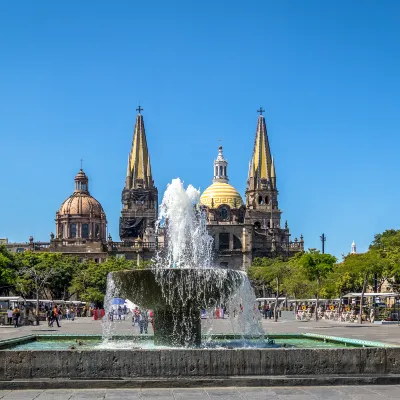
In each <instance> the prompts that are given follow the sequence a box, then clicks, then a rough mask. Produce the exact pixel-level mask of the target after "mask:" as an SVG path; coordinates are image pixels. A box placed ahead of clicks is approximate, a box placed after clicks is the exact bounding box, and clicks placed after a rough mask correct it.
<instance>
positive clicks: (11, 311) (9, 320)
mask: <svg viewBox="0 0 400 400" xmlns="http://www.w3.org/2000/svg"><path fill="white" fill-rule="evenodd" d="M7 319H8V325H11V324H12V319H13V310H12V307H10V309H9V310H7Z"/></svg>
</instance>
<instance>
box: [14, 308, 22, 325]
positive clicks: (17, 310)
mask: <svg viewBox="0 0 400 400" xmlns="http://www.w3.org/2000/svg"><path fill="white" fill-rule="evenodd" d="M20 315H21V311H20V309H19V308H18V306H15V308H14V310H13V319H14V328H18V320H19V317H20Z"/></svg>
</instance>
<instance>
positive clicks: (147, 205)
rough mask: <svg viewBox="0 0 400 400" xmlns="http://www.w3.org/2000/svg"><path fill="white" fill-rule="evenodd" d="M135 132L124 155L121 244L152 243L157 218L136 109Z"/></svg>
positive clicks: (155, 194)
mask: <svg viewBox="0 0 400 400" xmlns="http://www.w3.org/2000/svg"><path fill="white" fill-rule="evenodd" d="M136 111H137V112H138V114H137V116H136V123H135V129H134V132H133V139H132V146H131V151H130V153H129V155H128V166H127V170H126V179H125V187H124V189H123V190H122V199H121V200H122V211H121V217H120V221H119V236H120V238H121V240H122V241H124V242H133V241H134V240H135V239H138V238H140V239H144V240H145V241H153V240H154V226H155V221H156V219H157V214H158V210H157V209H158V190H157V188H156V187H155V186H154V181H153V177H152V174H151V165H150V155H149V151H148V147H147V140H146V132H145V128H144V120H143V115H142V114H141V111H143V108H141V107H140V106H139V107H138V108H137V109H136Z"/></svg>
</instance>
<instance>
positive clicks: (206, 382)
mask: <svg viewBox="0 0 400 400" xmlns="http://www.w3.org/2000/svg"><path fill="white" fill-rule="evenodd" d="M398 384H400V375H381V376H376V375H375V376H372V375H370V376H368V375H359V376H344V375H330V376H296V377H289V376H275V377H271V376H231V377H226V378H208V377H207V378H192V379H191V378H168V379H166V378H159V379H153V378H151V379H146V378H135V379H104V380H102V379H99V380H83V379H65V380H64V379H40V380H36V379H31V380H11V381H0V390H23V389H142V388H143V389H144V388H158V389H160V388H200V387H216V386H217V387H274V386H336V385H337V386H346V385H398Z"/></svg>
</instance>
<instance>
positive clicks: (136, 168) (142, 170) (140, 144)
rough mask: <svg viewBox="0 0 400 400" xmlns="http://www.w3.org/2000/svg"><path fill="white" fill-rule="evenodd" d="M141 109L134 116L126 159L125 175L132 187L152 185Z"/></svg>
mask: <svg viewBox="0 0 400 400" xmlns="http://www.w3.org/2000/svg"><path fill="white" fill-rule="evenodd" d="M141 110H142V109H141V108H139V109H138V111H139V113H138V115H137V116H136V123H135V129H134V132H133V140H132V149H131V152H130V153H129V154H130V158H129V161H128V171H129V175H128V173H127V176H129V177H130V182H132V188H137V187H143V188H148V187H152V186H153V179H152V176H151V166H150V155H149V151H148V148H147V140H146V132H145V129H144V121H143V116H142V114H140V111H141ZM127 181H128V180H127ZM128 189H130V187H129V188H128Z"/></svg>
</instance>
